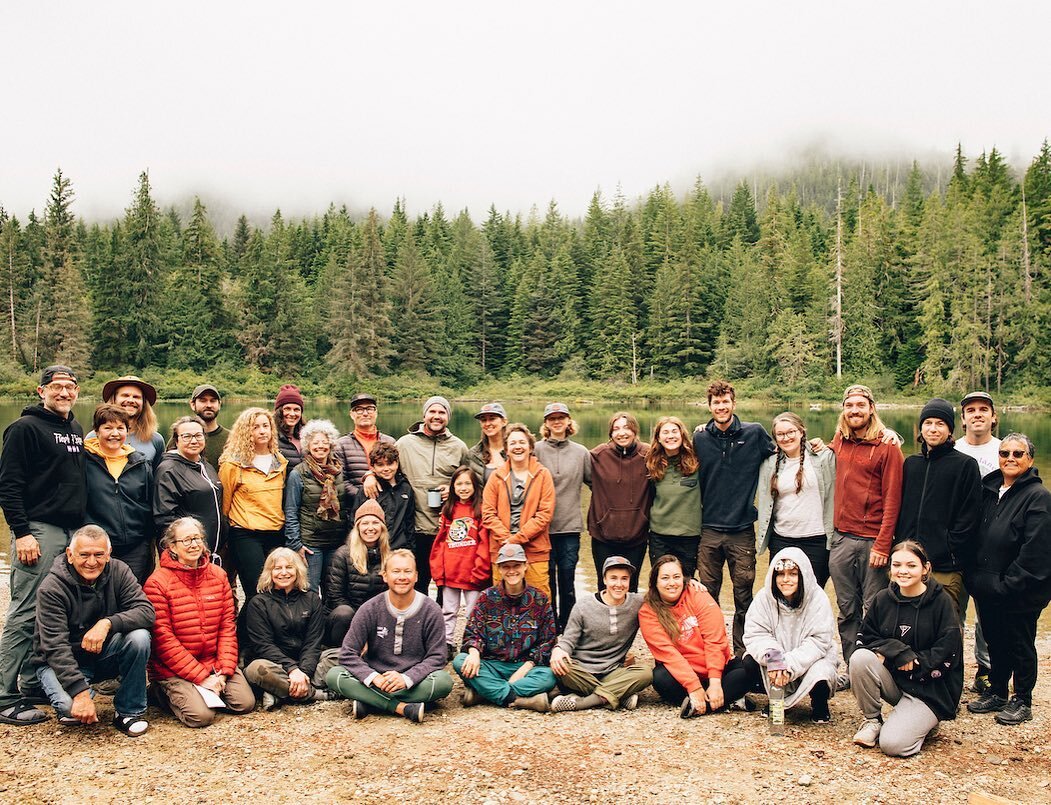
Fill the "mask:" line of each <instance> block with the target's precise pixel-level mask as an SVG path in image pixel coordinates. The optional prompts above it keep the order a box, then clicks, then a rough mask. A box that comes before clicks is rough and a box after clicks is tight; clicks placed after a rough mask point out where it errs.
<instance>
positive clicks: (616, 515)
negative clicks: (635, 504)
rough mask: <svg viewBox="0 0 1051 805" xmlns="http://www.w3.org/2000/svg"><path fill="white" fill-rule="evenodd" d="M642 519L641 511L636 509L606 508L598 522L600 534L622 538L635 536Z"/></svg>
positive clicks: (617, 538)
mask: <svg viewBox="0 0 1051 805" xmlns="http://www.w3.org/2000/svg"><path fill="white" fill-rule="evenodd" d="M642 520H643V518H642V513H641V512H640V511H639V510H638V509H608V510H607V511H606V513H605V514H604V515H602V519H600V520H599V521H598V524H599V526H600V527H601V529H602V536H604V537H608V538H610V539H615V540H622V539H625V538H628V537H634V536H636V534H637V532H638V531H639V526H640V524H641V523H642Z"/></svg>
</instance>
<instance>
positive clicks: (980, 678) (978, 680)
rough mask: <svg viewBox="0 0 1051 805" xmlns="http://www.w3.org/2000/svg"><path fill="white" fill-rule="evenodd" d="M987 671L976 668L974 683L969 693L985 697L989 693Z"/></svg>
mask: <svg viewBox="0 0 1051 805" xmlns="http://www.w3.org/2000/svg"><path fill="white" fill-rule="evenodd" d="M989 688H990V683H989V669H988V668H983V667H982V666H980V665H979V666H978V671H977V673H975V675H974V682H972V683H971V692H972V693H977V694H979V695H983V696H984V695H985V694H986V693H988V692H989Z"/></svg>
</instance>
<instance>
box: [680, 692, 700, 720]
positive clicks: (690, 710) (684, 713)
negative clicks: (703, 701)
mask: <svg viewBox="0 0 1051 805" xmlns="http://www.w3.org/2000/svg"><path fill="white" fill-rule="evenodd" d="M697 715H700V713H698V712H697V708H695V707H694V706H693V702H691V701H690V697H689V696H687V697H686V698H685V699H683V700H682V707H680V708H679V718H693V717H694V716H697Z"/></svg>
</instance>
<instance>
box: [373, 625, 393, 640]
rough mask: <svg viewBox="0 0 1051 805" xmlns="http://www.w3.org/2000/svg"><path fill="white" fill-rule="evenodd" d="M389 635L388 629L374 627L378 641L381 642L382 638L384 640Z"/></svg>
mask: <svg viewBox="0 0 1051 805" xmlns="http://www.w3.org/2000/svg"><path fill="white" fill-rule="evenodd" d="M389 634H390V629H388V628H387V627H386V626H377V627H376V637H378V638H379V639H380V640H382V639H383V638H385V637H386V636H387V635H389Z"/></svg>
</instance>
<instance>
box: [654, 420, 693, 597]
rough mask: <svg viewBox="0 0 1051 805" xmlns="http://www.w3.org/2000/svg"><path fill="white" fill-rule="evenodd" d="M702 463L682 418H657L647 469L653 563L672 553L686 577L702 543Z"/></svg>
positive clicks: (690, 572) (689, 576)
mask: <svg viewBox="0 0 1051 805" xmlns="http://www.w3.org/2000/svg"><path fill="white" fill-rule="evenodd" d="M699 466H700V464H699V462H698V461H697V454H696V453H695V452H694V451H693V439H691V438H690V432H689V431H688V430H686V425H684V424H683V421H682V420H681V419H679V418H678V417H676V416H662V417H661V418H660V419H658V420H657V424H656V425H654V426H653V439H652V440H651V441H650V452H649V453H648V454H647V455H646V470H647V471H648V472H649V476H650V483H651V484H653V505H652V506H651V507H650V564H651V565H652V564H653V563H655V562H656V561H657V559H658V558H660V557H661V556H664V555H665V554H671V555H672V556H675V557H677V558H678V560H679V562H680V563H681V564H682V572H683V575H685V576H686V578H687V579H689V578H692V577H693V574H694V571H696V570H697V548H698V546H699V545H700V542H701V496H700V494H699V493H698V491H697V470H698V468H699Z"/></svg>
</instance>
